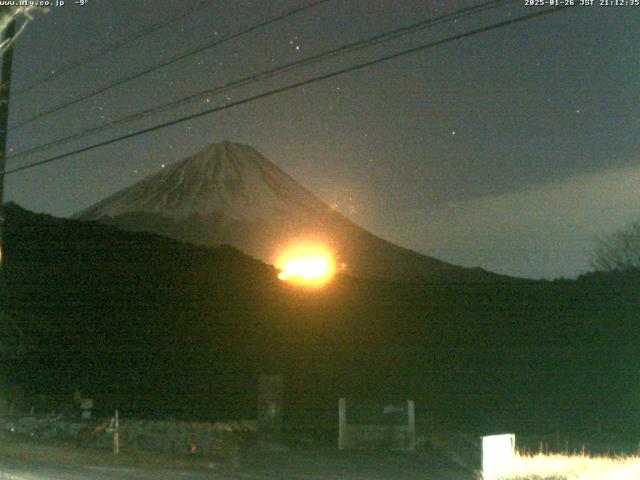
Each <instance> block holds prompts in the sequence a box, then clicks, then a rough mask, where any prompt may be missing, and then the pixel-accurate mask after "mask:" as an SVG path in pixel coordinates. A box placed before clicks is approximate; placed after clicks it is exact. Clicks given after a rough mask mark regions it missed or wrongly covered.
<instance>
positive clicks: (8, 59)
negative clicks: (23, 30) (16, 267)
mask: <svg viewBox="0 0 640 480" xmlns="http://www.w3.org/2000/svg"><path fill="white" fill-rule="evenodd" d="M15 34H16V19H15V18H14V19H13V20H11V22H9V24H8V25H7V28H6V29H5V31H4V35H3V40H8V43H9V48H7V49H6V50H5V51H4V52H3V53H2V80H1V82H2V83H0V172H2V173H0V207H1V206H2V205H3V204H4V171H5V169H6V162H5V158H6V155H7V135H8V133H9V132H8V126H9V95H10V93H11V69H12V66H13V45H11V43H12V40H13V37H14V36H15ZM0 235H1V232H0ZM1 238H2V237H0V239H1Z"/></svg>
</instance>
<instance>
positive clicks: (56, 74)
mask: <svg viewBox="0 0 640 480" xmlns="http://www.w3.org/2000/svg"><path fill="white" fill-rule="evenodd" d="M211 2H212V0H205V1H204V2H201V3H200V5H198V6H196V7H195V8H193V9H190V10H187V11H185V12H183V13H182V14H181V15H179V16H177V17H174V16H170V17H167V18H165V19H164V20H162V21H160V22H158V23H155V24H153V25H151V26H149V27H148V28H146V29H144V30H141V31H140V32H138V33H136V34H134V35H131V36H129V37H127V38H124V39H122V40H120V41H119V42H115V43H113V44H111V45H108V46H107V47H105V48H102V49H99V50H97V51H96V52H94V53H92V54H89V55H86V56H84V57H82V58H81V59H79V60H77V61H75V62H71V63H70V64H68V65H67V66H64V67H60V68H57V69H55V70H54V71H53V72H52V73H51V74H50V75H47V76H46V77H43V78H41V79H40V80H36V81H35V82H33V83H32V84H31V85H28V86H26V87H23V88H22V89H18V90H17V91H16V95H21V94H23V93H26V92H28V91H30V90H33V89H34V88H36V87H39V86H40V85H43V84H45V83H47V82H50V81H51V80H53V79H55V78H57V77H59V76H61V75H64V74H66V73H69V72H72V71H74V70H76V69H78V68H80V67H82V66H83V65H86V64H87V63H90V62H93V61H95V60H97V59H99V58H101V57H104V56H105V55H108V54H110V53H113V52H115V51H117V50H120V49H121V48H122V47H124V46H126V45H127V44H129V43H133V42H135V41H137V40H140V39H141V38H144V37H147V36H149V35H151V34H153V33H155V32H157V31H159V30H162V29H163V28H164V27H166V26H167V25H169V24H171V23H177V22H180V21H181V20H184V19H185V18H187V17H190V16H191V15H193V14H195V13H197V12H199V11H200V10H204V9H205V8H206V7H208V6H209V4H210V3H211Z"/></svg>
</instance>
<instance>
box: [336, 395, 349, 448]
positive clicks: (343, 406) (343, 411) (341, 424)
mask: <svg viewBox="0 0 640 480" xmlns="http://www.w3.org/2000/svg"><path fill="white" fill-rule="evenodd" d="M345 448H347V399H346V398H341V399H340V400H338V449H340V450H344V449H345Z"/></svg>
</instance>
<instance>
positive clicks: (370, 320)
mask: <svg viewBox="0 0 640 480" xmlns="http://www.w3.org/2000/svg"><path fill="white" fill-rule="evenodd" d="M5 216H6V225H5V226H6V228H5V232H4V245H3V249H4V252H5V255H4V263H3V266H2V270H1V279H2V282H1V283H0V287H1V288H0V300H1V302H2V304H1V305H0V307H1V309H2V311H4V312H10V314H11V315H12V317H13V318H12V320H13V322H14V323H15V324H16V327H17V328H19V329H20V331H21V332H22V333H23V334H24V336H25V337H27V338H28V339H29V340H30V341H29V342H27V343H26V350H27V351H26V352H24V353H18V354H17V355H16V356H13V357H9V356H7V355H0V370H1V371H2V375H3V376H10V377H11V380H13V381H14V383H18V384H21V385H26V386H27V387H29V390H30V391H32V392H34V393H43V394H52V393H56V394H61V395H63V396H65V398H68V399H70V398H71V394H72V392H73V391H75V390H78V389H79V390H81V391H83V392H86V393H88V394H90V395H91V396H92V397H93V398H94V399H95V401H96V408H98V409H100V410H101V412H102V413H104V414H105V415H107V414H111V413H112V412H113V409H114V408H120V409H121V410H122V411H125V412H127V415H128V416H137V415H160V416H166V415H176V416H178V415H179V416H183V417H188V418H194V417H199V418H206V419H212V418H216V419H219V418H225V417H235V418H238V417H240V418H250V417H251V416H253V415H255V385H256V383H255V382H256V378H257V375H258V374H259V373H265V372H281V373H283V374H284V375H285V378H286V385H287V387H286V388H287V411H288V414H289V418H290V419H295V418H304V416H305V415H307V416H311V417H314V418H315V420H316V421H318V422H319V423H321V424H322V425H324V426H326V425H327V424H332V425H333V424H334V423H335V422H334V420H335V418H334V415H335V406H336V403H337V399H338V398H339V397H341V396H347V397H350V398H351V397H360V398H369V399H371V400H380V399H382V398H385V399H386V398H401V399H406V398H412V399H413V400H415V401H416V405H418V406H419V410H418V412H419V415H423V419H426V418H427V417H429V416H434V417H437V418H438V421H439V422H440V421H443V422H448V421H451V422H453V423H454V424H455V422H465V426H466V427H467V428H469V426H470V425H471V426H472V427H473V429H478V431H486V430H502V429H505V430H506V429H514V430H518V431H524V430H527V429H530V428H532V427H533V428H538V429H543V430H548V431H553V430H554V429H557V428H560V429H572V428H588V427H589V426H592V425H593V424H594V422H595V421H596V420H598V419H599V420H600V421H602V422H603V424H604V425H609V426H610V427H611V428H614V426H615V428H618V427H619V428H630V429H633V428H634V425H635V423H634V422H630V421H629V418H636V417H637V416H638V415H639V414H640V413H639V412H638V409H639V406H638V402H637V401H636V398H637V396H636V395H635V394H634V393H633V392H634V391H635V390H634V389H635V382H634V380H633V379H634V378H635V377H634V372H636V371H637V370H638V369H639V368H640V365H639V363H640V361H639V359H640V355H638V345H640V338H639V336H640V333H639V331H638V328H637V317H638V314H637V312H638V311H639V305H640V295H639V294H638V288H639V285H640V282H639V281H638V280H639V276H638V275H639V274H638V273H637V272H635V273H634V272H629V273H627V274H624V275H622V274H620V275H592V276H588V277H585V278H581V279H580V280H578V281H565V282H554V283H551V282H534V281H528V282H523V283H519V282H510V281H504V282H500V281H496V282H474V283H450V284H412V283H397V282H384V281H379V280H370V279H356V278H350V277H346V276H341V275H339V276H337V277H336V279H335V281H333V282H331V283H329V284H328V285H327V286H326V287H325V288H324V289H321V290H318V291H308V290H306V289H299V288H296V287H294V286H292V285H289V284H287V283H285V282H280V281H278V280H277V275H276V271H275V269H273V268H272V267H269V266H267V265H265V264H263V263H261V262H259V261H256V260H254V259H252V258H250V257H248V256H246V255H244V254H242V253H241V252H239V251H237V250H236V249H233V248H230V247H216V248H207V247H201V246H194V245H188V244H184V243H181V242H178V241H175V240H171V239H168V238H164V237H161V236H158V235H154V234H148V233H134V232H125V231H122V230H120V229H117V228H113V227H110V226H107V225H102V224H100V223H98V222H78V221H74V220H64V219H57V218H53V217H50V216H47V215H36V214H33V213H31V212H28V211H25V210H23V209H20V208H19V207H17V206H15V205H8V206H6V208H5ZM325 415H326V416H325ZM307 420H310V419H309V418H307ZM292 421H293V420H292ZM458 426H459V425H458ZM634 438H635V437H634Z"/></svg>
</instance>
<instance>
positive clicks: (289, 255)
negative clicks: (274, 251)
mask: <svg viewBox="0 0 640 480" xmlns="http://www.w3.org/2000/svg"><path fill="white" fill-rule="evenodd" d="M276 267H277V268H278V269H279V270H280V274H279V275H278V278H279V279H280V280H283V281H287V282H292V283H296V284H299V285H306V286H312V287H320V286H323V285H325V284H327V283H328V282H329V281H331V279H332V278H333V276H334V275H335V273H336V264H335V260H334V259H333V255H331V253H330V252H329V251H328V250H327V249H326V248H323V247H321V246H303V245H298V246H295V247H290V248H287V249H285V251H284V252H283V253H282V254H281V255H280V257H279V258H278V260H277V261H276Z"/></svg>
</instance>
